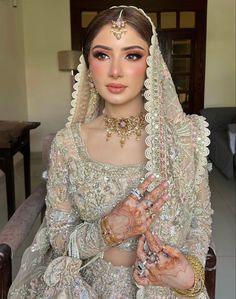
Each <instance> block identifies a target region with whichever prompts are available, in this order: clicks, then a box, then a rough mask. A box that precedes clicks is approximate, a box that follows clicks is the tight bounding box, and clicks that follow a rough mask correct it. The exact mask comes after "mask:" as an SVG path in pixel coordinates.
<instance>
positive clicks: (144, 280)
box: [133, 269, 149, 286]
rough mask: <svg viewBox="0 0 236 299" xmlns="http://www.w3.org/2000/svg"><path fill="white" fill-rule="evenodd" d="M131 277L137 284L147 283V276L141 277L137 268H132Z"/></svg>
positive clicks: (145, 284) (144, 284)
mask: <svg viewBox="0 0 236 299" xmlns="http://www.w3.org/2000/svg"><path fill="white" fill-rule="evenodd" d="M133 277H134V280H135V281H136V282H137V284H139V285H143V286H147V285H149V280H148V279H147V277H145V276H143V277H141V276H140V272H139V271H138V270H137V269H135V270H134V272H133Z"/></svg>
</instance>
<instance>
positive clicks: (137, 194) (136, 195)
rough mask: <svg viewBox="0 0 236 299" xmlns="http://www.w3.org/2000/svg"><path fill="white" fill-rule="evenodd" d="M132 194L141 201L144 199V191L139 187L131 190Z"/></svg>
mask: <svg viewBox="0 0 236 299" xmlns="http://www.w3.org/2000/svg"><path fill="white" fill-rule="evenodd" d="M131 194H133V195H134V196H135V197H137V199H138V200H139V201H141V200H142V199H143V195H142V193H141V192H140V191H139V189H138V188H134V189H133V190H132V191H131Z"/></svg>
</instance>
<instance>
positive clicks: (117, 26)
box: [111, 9, 127, 39]
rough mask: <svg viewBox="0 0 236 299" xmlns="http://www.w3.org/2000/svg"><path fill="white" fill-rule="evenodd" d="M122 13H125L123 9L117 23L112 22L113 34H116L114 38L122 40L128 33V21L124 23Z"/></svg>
mask: <svg viewBox="0 0 236 299" xmlns="http://www.w3.org/2000/svg"><path fill="white" fill-rule="evenodd" d="M122 12H123V9H122V10H121V11H120V14H119V16H118V18H117V20H116V21H111V22H112V25H111V28H112V29H111V32H112V33H113V34H114V36H115V37H116V38H117V39H121V36H122V34H123V33H126V32H127V30H126V29H125V23H126V21H123V20H122V18H121V16H122Z"/></svg>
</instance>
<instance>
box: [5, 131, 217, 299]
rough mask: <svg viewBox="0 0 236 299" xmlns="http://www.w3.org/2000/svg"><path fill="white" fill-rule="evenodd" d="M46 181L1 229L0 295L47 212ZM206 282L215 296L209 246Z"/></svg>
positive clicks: (46, 154)
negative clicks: (21, 249)
mask: <svg viewBox="0 0 236 299" xmlns="http://www.w3.org/2000/svg"><path fill="white" fill-rule="evenodd" d="M53 137H54V134H51V135H49V136H47V137H46V139H45V141H44V145H43V165H44V169H46V166H47V165H48V159H49V158H48V157H49V149H50V145H51V141H52V139H53ZM45 195H46V183H45V181H44V182H42V183H41V184H40V185H39V186H38V188H37V189H36V190H35V191H34V192H33V193H32V194H31V195H30V196H29V197H28V198H27V199H26V200H25V201H24V202H23V204H22V205H21V206H20V207H19V208H18V209H17V210H16V212H15V213H14V215H13V216H12V217H11V219H10V220H9V221H8V223H7V224H6V225H5V227H4V228H3V230H2V231H1V232H0V298H1V299H6V298H7V292H8V289H9V287H10V285H11V282H12V269H11V266H12V262H11V257H12V256H14V254H15V253H16V251H17V249H18V248H19V247H20V245H21V244H22V243H23V242H24V240H25V238H26V236H27V235H28V234H29V233H30V230H31V228H32V226H33V223H34V222H35V220H36V219H37V217H38V216H39V214H40V213H43V212H44V208H45V202H44V198H45ZM205 277H206V279H205V284H206V288H207V291H208V294H209V296H210V299H215V278H216V256H215V253H214V251H213V250H212V248H209V251H208V255H207V260H206V266H205Z"/></svg>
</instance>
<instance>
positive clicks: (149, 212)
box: [147, 210, 155, 218]
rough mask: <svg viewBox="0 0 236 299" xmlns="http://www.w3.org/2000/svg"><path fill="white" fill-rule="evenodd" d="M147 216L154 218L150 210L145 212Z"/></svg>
mask: <svg viewBox="0 0 236 299" xmlns="http://www.w3.org/2000/svg"><path fill="white" fill-rule="evenodd" d="M147 216H148V217H150V218H154V217H155V213H153V211H152V210H147Z"/></svg>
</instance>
